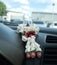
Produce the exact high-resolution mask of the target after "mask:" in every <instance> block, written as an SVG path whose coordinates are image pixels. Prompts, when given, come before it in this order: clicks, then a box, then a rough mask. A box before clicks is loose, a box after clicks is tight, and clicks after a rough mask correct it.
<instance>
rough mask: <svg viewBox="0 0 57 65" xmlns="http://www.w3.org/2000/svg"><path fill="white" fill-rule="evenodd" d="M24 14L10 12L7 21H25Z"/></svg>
mask: <svg viewBox="0 0 57 65" xmlns="http://www.w3.org/2000/svg"><path fill="white" fill-rule="evenodd" d="M23 16H24V14H23V13H22V12H16V11H8V12H7V20H8V21H10V20H23Z"/></svg>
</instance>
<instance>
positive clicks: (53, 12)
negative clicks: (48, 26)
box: [52, 3, 55, 21]
mask: <svg viewBox="0 0 57 65" xmlns="http://www.w3.org/2000/svg"><path fill="white" fill-rule="evenodd" d="M52 6H53V8H52V10H53V11H52V12H53V14H52V21H53V19H54V6H55V3H53V4H52Z"/></svg>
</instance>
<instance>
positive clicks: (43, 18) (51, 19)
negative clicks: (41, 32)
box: [32, 12, 57, 23]
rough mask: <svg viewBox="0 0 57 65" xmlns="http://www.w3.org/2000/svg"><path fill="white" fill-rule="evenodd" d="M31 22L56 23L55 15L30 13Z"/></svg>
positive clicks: (56, 15) (56, 14) (56, 17)
mask: <svg viewBox="0 0 57 65" xmlns="http://www.w3.org/2000/svg"><path fill="white" fill-rule="evenodd" d="M32 20H33V21H38V20H41V21H45V22H46V23H48V22H49V23H50V22H54V21H57V13H47V12H32Z"/></svg>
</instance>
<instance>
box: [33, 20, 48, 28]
mask: <svg viewBox="0 0 57 65" xmlns="http://www.w3.org/2000/svg"><path fill="white" fill-rule="evenodd" d="M33 23H34V24H37V25H38V26H39V27H47V24H46V23H44V22H43V21H33Z"/></svg>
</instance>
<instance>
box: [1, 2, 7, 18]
mask: <svg viewBox="0 0 57 65" xmlns="http://www.w3.org/2000/svg"><path fill="white" fill-rule="evenodd" d="M3 15H6V5H5V4H4V3H3V2H1V1H0V16H1V17H2V16H3Z"/></svg>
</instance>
